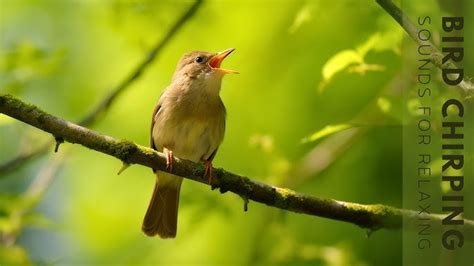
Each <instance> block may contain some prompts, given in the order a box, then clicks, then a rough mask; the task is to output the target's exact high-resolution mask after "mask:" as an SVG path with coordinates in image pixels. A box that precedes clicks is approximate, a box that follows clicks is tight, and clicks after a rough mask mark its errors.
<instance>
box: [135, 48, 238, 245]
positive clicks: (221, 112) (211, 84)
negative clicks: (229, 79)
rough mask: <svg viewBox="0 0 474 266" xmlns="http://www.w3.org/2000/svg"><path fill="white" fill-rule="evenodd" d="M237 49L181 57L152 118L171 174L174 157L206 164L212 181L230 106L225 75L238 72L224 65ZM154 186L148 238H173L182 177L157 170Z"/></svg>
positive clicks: (145, 227) (155, 140)
mask: <svg viewBox="0 0 474 266" xmlns="http://www.w3.org/2000/svg"><path fill="white" fill-rule="evenodd" d="M234 50H235V49H234V48H230V49H227V50H225V51H222V52H218V53H210V52H204V51H192V52H189V53H186V54H184V55H183V56H182V57H181V59H180V60H179V62H178V64H177V66H176V70H175V73H174V74H173V77H172V79H171V83H170V85H169V86H167V87H166V89H165V90H164V92H163V93H162V95H161V96H160V97H159V100H158V103H157V104H156V106H155V108H154V110H153V115H152V121H151V130H150V131H151V132H150V146H151V148H153V149H155V150H157V151H160V152H163V153H164V154H165V156H166V165H167V169H168V171H169V172H172V171H173V158H174V156H176V157H178V158H181V159H186V160H190V161H193V162H196V163H198V162H203V163H204V165H205V172H204V176H205V177H206V176H207V177H208V179H209V183H211V181H212V160H213V159H214V156H215V155H216V153H217V150H218V148H219V146H220V144H221V143H222V141H223V139H224V132H225V123H226V122H225V121H226V108H225V106H224V103H223V102H222V99H221V97H220V90H221V82H222V78H223V77H224V76H225V75H226V74H233V73H238V72H237V71H234V70H229V69H224V68H221V63H222V61H223V60H224V59H225V58H226V57H227V56H228V55H229V54H231V53H232V52H233V51H234ZM153 172H154V173H155V175H156V183H155V188H154V190H153V194H152V197H151V200H150V203H149V205H148V209H147V211H146V214H145V217H144V219H143V224H142V231H143V232H144V233H145V235H147V236H156V235H158V236H159V237H161V238H163V239H166V238H175V237H176V231H177V223H178V205H179V193H180V189H181V183H182V180H183V178H182V177H179V176H175V175H173V174H171V173H168V172H164V171H160V170H157V169H153Z"/></svg>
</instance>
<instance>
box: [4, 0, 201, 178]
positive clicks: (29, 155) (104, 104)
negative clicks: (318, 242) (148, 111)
mask: <svg viewBox="0 0 474 266" xmlns="http://www.w3.org/2000/svg"><path fill="white" fill-rule="evenodd" d="M202 2H203V1H202V0H196V1H195V2H194V3H193V4H192V5H191V6H190V7H189V8H188V9H187V10H186V12H184V14H183V15H182V16H181V17H180V18H179V19H178V20H177V21H176V22H175V24H174V25H173V26H172V27H171V29H170V30H169V31H168V32H167V33H166V34H165V36H164V37H163V38H162V39H160V40H159V41H158V42H157V43H156V45H155V46H154V47H153V48H152V49H151V50H150V51H149V52H148V53H147V56H145V58H144V59H143V61H142V62H141V63H139V64H138V66H136V67H135V69H134V70H133V71H132V73H130V75H129V76H127V77H126V78H125V79H124V80H122V81H121V82H120V83H119V84H118V85H117V86H116V87H115V88H113V89H112V90H111V91H110V92H109V94H107V95H106V96H105V97H104V98H103V99H102V101H101V102H100V103H99V104H98V105H97V106H96V107H95V108H93V109H92V110H90V111H89V113H87V114H86V115H85V116H84V117H83V118H82V119H80V120H79V125H82V126H91V125H93V124H95V123H96V122H97V121H98V119H99V118H100V117H101V115H102V114H104V113H105V112H106V111H107V110H108V109H109V107H110V106H111V105H112V103H113V102H114V101H115V100H116V99H117V97H118V96H119V95H120V94H122V93H123V92H124V91H125V89H127V88H129V87H130V85H131V84H132V83H133V82H134V81H136V80H137V79H138V78H139V77H140V76H141V75H142V74H143V72H144V71H145V69H146V68H147V67H148V66H149V65H150V64H151V63H152V62H153V61H154V60H155V59H156V57H157V55H158V53H159V52H160V51H161V50H162V49H163V48H164V47H165V46H166V45H167V44H168V43H169V42H170V40H171V38H172V37H173V36H174V35H175V34H176V33H177V32H178V31H179V30H180V29H181V28H182V27H183V25H184V24H186V22H187V21H188V20H189V19H190V18H191V17H192V16H193V15H194V14H195V13H196V11H197V10H198V8H199V7H200V6H201V4H202ZM52 145H53V142H47V143H45V144H43V145H41V146H40V147H38V148H36V149H33V150H24V151H20V154H18V155H17V156H15V157H13V158H11V159H8V160H6V161H4V162H1V163H0V174H2V173H5V172H8V171H11V170H12V169H15V168H16V167H18V166H20V165H21V164H24V163H26V162H28V161H30V160H32V159H35V158H38V157H39V156H40V155H42V154H44V153H46V152H47V151H48V150H49V149H51V146H52ZM0 176H1V175H0Z"/></svg>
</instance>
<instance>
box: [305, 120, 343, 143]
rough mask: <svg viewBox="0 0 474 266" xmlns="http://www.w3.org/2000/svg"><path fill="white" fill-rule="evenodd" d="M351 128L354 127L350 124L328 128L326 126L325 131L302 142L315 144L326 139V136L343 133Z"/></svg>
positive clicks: (316, 133) (318, 132) (314, 134)
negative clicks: (314, 142)
mask: <svg viewBox="0 0 474 266" xmlns="http://www.w3.org/2000/svg"><path fill="white" fill-rule="evenodd" d="M351 127H352V126H351V125H349V124H339V125H328V126H325V127H324V128H323V129H321V130H319V131H316V132H315V133H313V134H312V135H311V136H309V137H306V138H304V139H303V140H302V142H303V143H308V142H313V141H316V140H318V139H321V138H324V137H326V136H329V135H331V134H334V133H337V132H340V131H343V130H345V129H348V128H351Z"/></svg>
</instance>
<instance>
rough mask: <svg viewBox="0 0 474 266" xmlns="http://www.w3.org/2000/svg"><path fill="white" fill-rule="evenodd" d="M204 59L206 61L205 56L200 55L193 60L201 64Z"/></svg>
mask: <svg viewBox="0 0 474 266" xmlns="http://www.w3.org/2000/svg"><path fill="white" fill-rule="evenodd" d="M204 61H206V58H205V57H202V56H198V57H196V58H194V62H196V63H198V64H202V63H204Z"/></svg>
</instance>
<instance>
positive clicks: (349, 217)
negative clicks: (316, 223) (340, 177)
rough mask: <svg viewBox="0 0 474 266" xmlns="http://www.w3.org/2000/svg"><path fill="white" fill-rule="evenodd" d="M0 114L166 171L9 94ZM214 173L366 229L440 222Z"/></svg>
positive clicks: (230, 184)
mask: <svg viewBox="0 0 474 266" xmlns="http://www.w3.org/2000/svg"><path fill="white" fill-rule="evenodd" d="M0 113H3V114H6V115H8V116H10V117H13V118H15V119H17V120H20V121H23V122H25V123H27V124H29V125H32V126H34V127H37V128H39V129H41V130H43V131H46V132H48V133H50V134H53V135H54V136H56V137H61V138H62V139H64V140H65V141H67V142H70V143H77V144H81V145H83V146H85V147H88V148H90V149H93V150H96V151H99V152H102V153H105V154H108V155H111V156H114V157H116V158H118V159H120V160H121V161H122V162H124V163H127V164H140V165H144V166H147V167H150V168H155V169H160V170H161V171H166V172H169V171H168V170H167V167H166V156H165V155H163V154H162V153H159V152H156V151H154V150H152V149H150V148H146V147H143V146H140V145H137V144H135V143H133V142H130V141H127V140H117V139H115V138H112V137H109V136H106V135H102V134H100V133H97V132H95V131H92V130H90V129H87V128H85V127H82V126H79V125H77V124H73V123H71V122H68V121H66V120H63V119H61V118H58V117H55V116H53V115H51V114H48V113H46V112H44V111H42V110H41V109H39V108H38V107H36V106H34V105H30V104H26V103H24V102H22V101H20V100H19V99H16V98H15V97H13V96H10V95H0ZM172 173H173V174H175V175H178V176H181V177H184V178H187V179H191V180H194V181H197V182H200V183H203V184H207V178H203V174H204V167H203V166H202V165H201V164H196V163H193V162H190V161H186V160H181V159H179V158H175V162H174V164H173V171H172ZM214 173H215V178H214V180H215V181H214V183H213V184H212V188H219V190H220V191H221V193H224V192H226V191H231V192H233V193H235V194H238V195H240V196H241V197H243V198H244V199H248V200H253V201H256V202H260V203H264V204H266V205H269V206H273V207H276V208H280V209H283V210H288V211H293V212H297V213H305V214H309V215H314V216H320V217H325V218H329V219H334V220H339V221H344V222H349V223H352V224H355V225H358V226H360V227H362V228H367V229H369V230H370V231H374V230H377V229H380V228H386V229H401V228H402V219H406V220H405V221H407V222H408V223H407V224H413V227H416V224H417V223H416V221H417V220H418V219H419V218H420V217H424V218H428V219H430V220H432V221H433V224H434V225H435V227H436V224H437V225H441V220H442V216H440V215H418V213H417V212H415V211H411V210H403V209H397V208H394V207H390V206H385V205H380V204H375V205H363V204H358V203H350V202H343V201H337V200H333V199H323V198H318V197H313V196H309V195H305V194H301V193H298V192H295V191H292V190H289V189H285V188H279V187H275V186H270V185H267V184H264V183H261V182H258V181H253V180H251V179H249V178H248V177H245V176H240V175H237V174H233V173H230V172H228V171H226V170H224V169H220V168H219V169H214ZM464 229H465V236H466V238H468V239H473V236H474V222H473V221H470V220H464Z"/></svg>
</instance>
